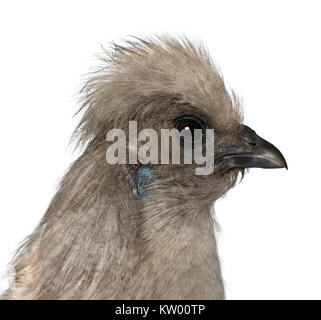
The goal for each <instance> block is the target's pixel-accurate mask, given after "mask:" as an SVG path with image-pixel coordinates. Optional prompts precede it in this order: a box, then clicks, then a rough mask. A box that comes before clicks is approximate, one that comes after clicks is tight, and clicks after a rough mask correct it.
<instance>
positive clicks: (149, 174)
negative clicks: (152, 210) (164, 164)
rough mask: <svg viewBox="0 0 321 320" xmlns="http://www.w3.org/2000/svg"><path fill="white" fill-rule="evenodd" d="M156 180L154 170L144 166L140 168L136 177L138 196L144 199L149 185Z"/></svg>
mask: <svg viewBox="0 0 321 320" xmlns="http://www.w3.org/2000/svg"><path fill="white" fill-rule="evenodd" d="M153 180H154V173H153V170H152V169H151V168H150V167H149V166H146V165H142V166H140V167H139V168H138V170H137V175H136V188H137V193H138V196H139V197H140V198H141V199H144V198H145V197H146V196H147V194H148V191H147V185H148V184H149V183H151V182H153Z"/></svg>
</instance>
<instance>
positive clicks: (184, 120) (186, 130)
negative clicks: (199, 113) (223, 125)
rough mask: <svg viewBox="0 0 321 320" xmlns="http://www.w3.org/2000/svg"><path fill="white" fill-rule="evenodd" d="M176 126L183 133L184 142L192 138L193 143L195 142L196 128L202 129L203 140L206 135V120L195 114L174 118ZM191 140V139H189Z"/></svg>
mask: <svg viewBox="0 0 321 320" xmlns="http://www.w3.org/2000/svg"><path fill="white" fill-rule="evenodd" d="M174 125H175V128H176V129H177V130H178V131H179V132H180V134H181V143H184V139H188V138H192V141H190V142H192V143H195V142H196V141H195V130H197V129H199V130H202V140H203V137H204V136H205V129H206V126H205V124H204V122H203V121H202V120H201V119H199V118H196V117H194V116H183V117H179V118H176V119H175V120H174ZM187 142H189V141H187Z"/></svg>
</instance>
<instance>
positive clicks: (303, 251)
mask: <svg viewBox="0 0 321 320" xmlns="http://www.w3.org/2000/svg"><path fill="white" fill-rule="evenodd" d="M320 13H321V7H319V5H318V1H300V2H298V1H271V0H270V1H244V0H243V1H226V0H225V1H173V0H171V1H164V0H163V1H158V2H156V1H110V2H107V1H93V0H90V1H79V0H78V1H70V0H69V1H51V2H49V1H10V2H9V1H6V2H1V6H0V33H1V34H0V35H1V37H0V88H1V91H0V93H1V95H0V106H1V125H0V134H1V157H0V162H1V167H0V168H1V169H0V170H1V179H0V188H1V190H0V192H1V201H0V272H1V274H2V275H5V270H6V269H7V264H8V262H9V260H10V258H11V257H12V254H13V252H14V251H15V249H16V248H17V246H18V244H19V243H20V242H21V241H22V240H23V239H24V238H25V237H26V236H27V235H28V234H30V233H31V232H32V230H33V229H34V228H35V226H36V225H37V224H38V222H39V220H40V218H41V217H42V215H43V214H44V212H45V210H46V208H47V206H48V204H49V201H50V199H51V198H52V196H53V195H54V193H55V190H56V186H57V184H58V182H59V179H60V178H61V177H62V175H63V174H64V172H65V171H66V170H67V168H68V165H69V164H70V163H71V161H72V160H73V159H75V158H76V157H77V153H72V148H71V147H68V142H69V138H70V136H71V134H72V131H73V129H74V127H75V126H76V123H77V121H78V119H77V118H73V117H72V116H73V114H74V113H75V111H76V108H77V92H78V90H79V88H80V85H81V83H82V80H83V78H84V77H83V75H84V74H86V73H87V72H88V71H90V70H91V68H92V67H93V66H95V63H96V61H97V60H96V58H95V54H97V53H100V52H101V47H100V46H101V44H102V45H104V46H106V47H108V44H109V43H110V42H111V41H113V40H114V41H116V42H117V40H120V39H122V38H124V37H126V36H128V35H136V36H140V37H144V36H150V35H151V34H153V33H156V34H162V33H164V32H166V33H170V34H173V35H176V34H185V35H187V36H191V37H194V38H199V39H202V40H203V41H204V42H205V43H206V45H207V46H208V48H209V50H210V53H211V55H212V56H213V58H214V60H215V61H216V62H217V63H218V65H219V66H220V68H221V70H222V72H223V74H224V77H225V79H226V81H227V83H228V84H229V86H230V87H232V88H234V89H235V90H236V91H237V92H238V94H239V95H240V96H241V97H242V98H243V104H244V109H245V123H246V124H248V125H249V126H251V127H252V128H253V129H255V130H256V131H257V133H258V134H259V135H261V136H262V137H264V138H266V139H268V140H270V141H271V142H273V143H274V144H275V145H276V146H277V147H278V148H279V149H280V150H281V151H282V153H283V154H284V155H285V157H286V159H287V161H288V165H289V171H286V170H262V169H253V170H251V172H250V173H249V174H247V175H246V176H245V178H244V180H243V181H242V182H241V184H240V185H238V186H236V187H235V188H234V189H233V190H231V191H230V192H229V194H228V195H227V196H226V197H225V198H224V199H223V200H220V201H219V202H218V203H217V205H216V212H217V219H218V222H219V224H220V225H221V232H220V235H219V249H220V255H221V260H222V266H223V275H224V279H225V284H226V290H227V298H228V299H317V298H319V299H320V298H321V256H320V253H321V250H320V246H321V210H320V186H319V181H320V178H321V175H320V161H321V152H320V147H321V144H320V137H321V134H320V131H321V126H320V123H321V113H320V101H321V95H320V84H321V81H320V74H321V62H320V60H321V45H320V43H321V41H320V40H321V39H320V38H321V37H320V31H321V19H320ZM1 285H2V287H1V288H2V289H3V288H4V287H5V285H6V281H5V280H3V281H2V283H1Z"/></svg>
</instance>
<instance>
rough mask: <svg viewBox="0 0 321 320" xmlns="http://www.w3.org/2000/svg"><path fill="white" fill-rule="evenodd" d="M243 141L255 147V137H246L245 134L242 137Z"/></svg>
mask: <svg viewBox="0 0 321 320" xmlns="http://www.w3.org/2000/svg"><path fill="white" fill-rule="evenodd" d="M244 142H245V143H246V144H248V145H250V146H253V147H255V146H256V139H254V138H252V137H248V136H245V137H244Z"/></svg>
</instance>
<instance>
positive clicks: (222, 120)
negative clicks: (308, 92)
mask: <svg viewBox="0 0 321 320" xmlns="http://www.w3.org/2000/svg"><path fill="white" fill-rule="evenodd" d="M83 93H84V104H83V109H85V113H84V116H83V119H82V121H81V123H80V125H79V127H78V129H77V131H76V133H77V134H79V138H80V141H82V142H88V141H90V145H91V150H96V151H97V150H100V151H99V152H100V153H101V154H103V155H104V157H105V151H106V133H107V132H108V131H109V130H111V129H112V128H120V129H122V130H124V131H125V132H126V133H127V134H128V135H129V134H130V132H129V131H130V130H129V122H130V121H137V130H138V131H140V130H143V129H146V128H152V129H153V130H155V131H156V132H157V133H158V137H161V133H160V132H161V130H162V129H169V130H171V129H177V130H178V131H180V132H182V131H189V132H190V133H191V136H192V139H194V131H195V129H200V130H202V132H203V131H204V132H205V130H206V129H213V130H214V152H213V154H212V157H213V163H214V170H213V172H210V174H206V175H197V174H195V169H196V168H197V167H198V165H197V164H196V163H195V161H193V162H192V163H189V164H186V163H184V160H183V152H181V153H180V158H181V161H180V163H179V164H173V163H168V164H163V163H156V164H150V165H148V166H146V165H143V164H142V163H139V161H138V162H137V164H118V165H115V166H114V167H113V168H111V167H110V166H109V165H108V164H107V163H106V164H105V165H106V168H107V167H108V170H112V171H114V172H115V174H116V175H117V179H118V181H119V179H122V183H123V184H129V185H131V189H132V191H133V197H131V199H136V200H138V201H141V202H142V204H143V205H145V206H154V208H155V206H156V207H158V208H160V207H162V208H165V207H171V208H172V207H177V206H180V207H183V206H185V207H186V206H189V208H191V207H195V208H198V207H199V206H200V204H201V205H202V206H203V205H211V204H212V203H213V201H215V200H216V199H218V198H219V197H220V196H222V195H223V194H224V193H225V192H227V191H228V190H229V189H230V188H231V187H232V186H233V185H234V184H235V182H236V181H237V177H238V175H239V173H241V174H242V175H243V174H244V170H245V169H246V168H252V167H259V168H282V167H286V166H287V165H286V161H285V159H284V157H283V156H282V154H281V153H280V151H279V150H278V149H277V148H276V147H274V146H273V145H272V144H271V143H269V142H267V141H266V140H264V139H262V138H260V137H259V136H258V135H257V134H256V133H255V131H254V130H252V129H250V128H249V127H247V126H245V125H244V124H243V116H242V110H241V107H240V103H239V101H238V99H237V96H236V95H235V94H234V93H233V92H229V90H228V89H227V88H226V86H225V83H224V81H223V78H222V76H221V75H220V73H219V71H218V70H217V68H216V67H215V65H214V63H213V62H212V60H211V58H210V57H209V55H208V53H207V51H206V50H205V48H204V47H203V45H202V44H200V43H193V42H191V41H189V40H187V39H185V38H184V39H181V40H175V39H172V38H166V37H165V38H157V39H153V40H148V41H145V40H140V39H135V40H134V41H128V42H127V43H126V45H125V46H119V45H114V46H113V49H112V50H111V51H106V52H105V54H104V57H103V65H102V67H101V68H100V69H99V70H98V71H97V72H96V73H95V74H94V75H93V77H91V79H90V80H89V81H88V83H87V84H86V86H85V87H84V90H83ZM128 135H127V136H128ZM205 143H206V142H205V140H204V139H203V138H202V140H201V142H200V144H201V145H202V151H204V149H205ZM140 144H142V142H138V145H140ZM194 144H195V141H192V143H190V144H189V145H188V146H187V148H191V149H192V148H193V147H194ZM102 146H104V147H102ZM176 147H177V146H176ZM173 148H175V147H173ZM178 148H182V149H183V148H186V146H183V145H182V144H181V145H180V146H178ZM158 150H159V151H160V150H161V141H158ZM170 150H172V151H170V155H169V156H170V157H171V156H172V153H171V152H173V150H174V149H170ZM96 151H94V152H96ZM130 152H131V147H130V146H129V147H128V146H127V155H128V154H129V153H130ZM127 159H128V158H127ZM109 174H110V173H109ZM101 179H102V180H103V179H104V177H103V174H102V176H101ZM108 188H109V189H110V188H119V186H110V185H108ZM118 192H119V191H118ZM114 193H117V190H116V189H115V190H114ZM142 198H144V199H142Z"/></svg>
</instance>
